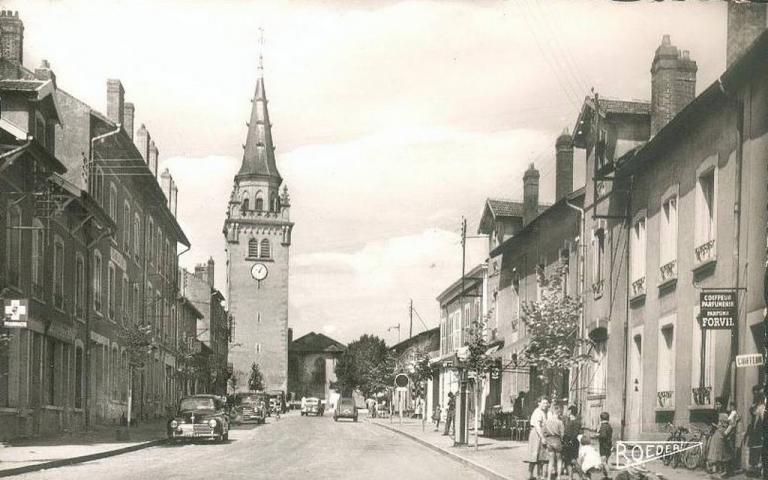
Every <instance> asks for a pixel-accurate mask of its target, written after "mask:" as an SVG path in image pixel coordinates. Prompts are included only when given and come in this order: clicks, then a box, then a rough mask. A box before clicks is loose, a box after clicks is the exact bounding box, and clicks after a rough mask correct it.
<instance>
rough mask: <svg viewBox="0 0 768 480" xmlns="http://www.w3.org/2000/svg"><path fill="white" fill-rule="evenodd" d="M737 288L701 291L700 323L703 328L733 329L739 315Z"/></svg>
mask: <svg viewBox="0 0 768 480" xmlns="http://www.w3.org/2000/svg"><path fill="white" fill-rule="evenodd" d="M737 295H738V292H737V291H736V290H722V291H712V290H707V291H703V292H701V295H700V297H699V305H700V315H699V325H701V329H702V330H731V329H733V328H735V326H736V318H737V316H738V301H737V298H738V297H737Z"/></svg>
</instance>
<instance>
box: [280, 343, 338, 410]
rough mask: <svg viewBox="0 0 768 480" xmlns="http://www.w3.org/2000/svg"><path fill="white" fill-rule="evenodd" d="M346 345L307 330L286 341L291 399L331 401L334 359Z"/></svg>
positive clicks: (334, 370) (334, 379)
mask: <svg viewBox="0 0 768 480" xmlns="http://www.w3.org/2000/svg"><path fill="white" fill-rule="evenodd" d="M346 349H347V347H346V346H345V345H344V344H343V343H340V342H337V341H336V340H334V339H332V338H330V337H328V336H326V335H323V334H322V333H315V332H309V333H308V334H306V335H304V336H301V337H299V338H297V339H296V340H293V341H292V342H290V343H289V344H288V392H289V393H290V394H291V395H293V396H294V398H301V397H317V398H320V399H325V400H330V398H331V392H332V390H334V389H333V384H334V383H335V382H336V362H337V361H338V360H339V358H340V357H341V355H343V354H344V351H345V350H346Z"/></svg>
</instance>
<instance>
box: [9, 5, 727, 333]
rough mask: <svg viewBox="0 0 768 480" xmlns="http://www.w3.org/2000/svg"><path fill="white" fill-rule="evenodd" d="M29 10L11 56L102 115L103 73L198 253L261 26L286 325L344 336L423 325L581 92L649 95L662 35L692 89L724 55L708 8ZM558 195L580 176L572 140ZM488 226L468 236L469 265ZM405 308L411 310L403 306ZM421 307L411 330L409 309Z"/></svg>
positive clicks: (431, 323)
mask: <svg viewBox="0 0 768 480" xmlns="http://www.w3.org/2000/svg"><path fill="white" fill-rule="evenodd" d="M0 7H1V8H3V9H10V10H18V11H19V14H20V16H21V18H22V20H23V21H24V24H25V39H24V41H25V45H24V48H25V52H24V62H25V64H26V65H27V66H28V67H30V68H34V67H35V66H37V65H39V63H40V61H41V60H42V59H47V60H48V61H49V62H50V63H51V66H52V69H53V70H54V72H55V73H56V76H57V81H58V85H59V86H60V87H61V88H63V89H65V90H67V91H68V92H69V93H71V94H73V95H75V96H77V97H78V98H80V99H82V100H84V101H86V102H87V103H89V104H90V105H92V106H93V107H94V108H96V109H97V110H100V111H105V110H106V80H107V79H108V78H118V79H120V80H121V81H122V83H123V86H124V87H125V90H126V100H127V101H130V102H133V103H134V104H135V105H136V126H137V127H138V125H139V124H141V123H144V124H146V126H147V128H148V129H149V131H150V133H151V135H152V138H153V139H155V141H156V142H157V145H158V147H159V150H160V167H161V169H163V168H168V169H169V170H170V171H171V173H172V174H173V176H174V179H175V181H176V183H177V185H178V186H179V189H180V192H179V212H178V216H179V221H180V223H181V225H182V227H183V228H184V230H185V232H186V234H187V236H188V237H189V239H190V240H191V243H192V249H191V250H190V251H189V252H188V253H186V254H184V255H183V256H182V257H181V258H180V261H181V263H182V265H185V266H187V267H189V268H193V267H194V265H195V263H198V262H202V261H205V260H207V259H208V258H209V257H213V259H214V260H215V261H216V265H217V275H216V279H217V281H216V283H217V287H218V288H219V289H220V290H222V291H226V290H225V287H226V286H225V284H224V281H225V273H224V265H225V260H224V258H225V257H224V240H223V236H222V234H221V227H222V225H223V221H224V217H225V209H226V203H227V201H228V199H229V194H230V192H231V189H232V179H233V177H234V175H235V173H236V171H237V169H238V168H239V165H240V161H241V158H242V144H243V143H244V142H245V135H246V125H245V122H246V120H247V119H248V117H249V113H250V101H249V100H250V98H251V96H252V94H253V89H254V85H255V80H256V70H257V59H258V55H259V53H258V52H259V48H260V47H259V41H258V39H259V27H263V29H264V32H265V33H264V37H265V41H264V46H263V56H264V71H265V73H264V75H265V83H266V91H267V97H268V99H269V112H270V117H271V120H272V122H273V129H272V133H273V138H274V140H275V144H276V147H277V150H276V155H277V162H278V168H279V170H280V173H281V174H282V177H283V179H284V180H285V182H286V183H287V185H288V189H289V192H290V194H291V218H292V220H293V221H295V223H296V225H295V227H294V234H293V244H292V246H291V261H290V272H291V273H290V297H289V326H290V327H292V328H293V329H294V337H298V336H300V335H303V334H304V333H307V332H309V331H316V332H322V333H325V334H327V335H329V336H331V337H333V338H335V339H337V340H339V341H342V342H345V343H346V342H349V341H352V340H353V339H355V338H357V337H359V336H360V335H361V334H363V333H373V334H376V335H379V336H381V337H382V338H384V339H385V340H386V341H387V342H388V343H390V344H392V343H396V342H397V340H398V331H397V330H395V329H392V328H391V327H394V326H396V325H398V324H399V325H400V328H401V330H400V332H399V333H400V337H401V338H402V339H404V338H406V337H407V335H408V329H409V325H408V323H409V319H408V302H409V299H413V302H414V303H413V304H414V307H415V309H416V312H418V316H417V317H416V320H414V322H415V323H414V326H413V331H414V334H415V333H418V332H420V331H423V329H424V328H425V327H429V328H432V327H436V326H437V325H438V318H439V308H438V304H437V301H436V299H435V297H436V296H437V295H438V294H439V293H440V292H441V291H442V290H444V289H445V288H446V287H448V285H450V284H451V283H452V282H453V281H455V280H457V279H458V278H459V277H460V275H461V246H460V238H459V229H460V223H461V218H462V216H464V217H466V218H467V221H468V224H469V231H470V233H474V232H476V230H477V224H478V222H479V220H480V215H481V213H482V209H483V205H484V201H485V199H486V198H488V197H501V198H510V199H515V200H521V199H522V174H523V171H524V170H525V169H526V168H527V167H528V165H529V164H530V163H534V164H535V166H536V168H537V169H538V170H539V171H540V172H541V180H540V183H541V186H540V189H541V190H540V197H541V201H543V202H550V201H552V199H553V196H554V183H555V179H554V158H555V155H554V154H555V149H554V144H555V139H556V137H557V136H558V135H559V134H560V133H561V132H562V131H563V129H564V128H569V129H572V127H573V125H574V123H575V121H576V116H577V112H578V109H579V107H580V105H581V103H582V101H583V99H584V96H585V95H587V94H588V93H589V92H590V89H591V88H594V89H595V90H596V91H597V92H599V93H600V95H601V96H604V97H611V98H622V99H641V100H648V99H650V72H649V70H650V66H651V60H652V58H653V53H654V50H655V48H656V47H657V46H658V45H659V44H660V43H661V38H662V35H664V34H669V35H671V38H672V43H673V44H674V45H676V46H678V47H679V48H681V49H684V50H689V51H690V55H691V58H692V59H694V60H696V61H697V63H698V67H699V70H698V77H697V92H700V91H703V90H704V88H706V86H708V85H709V84H710V83H712V82H713V81H715V80H716V78H717V76H718V75H719V74H720V73H722V71H723V69H724V67H725V35H726V3H725V2H717V1H710V2H652V1H645V2H644V1H640V2H634V3H631V2H609V1H596V0H594V1H587V0H582V1H578V0H573V1H569V0H563V1H558V0H547V1H544V0H510V1H503V2H502V1H490V0H489V1H481V2H470V1H323V2H319V1H318V2H309V1H290V2H288V1H245V0H242V1H214V0H209V1H203V0H184V1H182V0H175V1H174V0H164V1H144V0H132V1H127V0H123V1H111V0H102V1H99V2H88V1H83V0H50V1H41V0H19V1H16V0H0ZM574 170H575V181H574V188H578V187H580V186H581V185H582V184H583V182H584V165H583V155H579V152H578V151H577V156H576V162H575V165H574ZM487 250H488V249H487V241H486V240H484V239H481V238H478V239H470V240H469V241H468V257H467V266H468V268H470V267H472V266H474V265H476V264H478V263H480V262H482V261H483V259H484V258H485V256H486V255H487ZM419 318H420V319H419ZM422 320H423V323H422Z"/></svg>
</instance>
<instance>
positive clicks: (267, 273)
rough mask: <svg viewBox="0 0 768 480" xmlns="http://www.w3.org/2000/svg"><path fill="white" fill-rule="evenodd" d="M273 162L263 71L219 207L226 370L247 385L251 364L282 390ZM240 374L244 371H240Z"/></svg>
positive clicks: (282, 322) (283, 335)
mask: <svg viewBox="0 0 768 480" xmlns="http://www.w3.org/2000/svg"><path fill="white" fill-rule="evenodd" d="M282 184H283V179H282V177H281V176H280V173H279V172H278V170H277V164H276V162H275V153H274V143H273V141H272V125H271V123H270V122H269V112H268V109H267V97H266V91H265V88H264V77H263V69H262V68H261V65H259V75H258V79H257V81H256V90H255V93H254V96H253V107H252V111H251V119H250V122H249V123H248V135H247V138H246V141H245V151H244V153H243V160H242V165H241V167H240V170H239V171H238V173H237V175H236V176H235V179H234V185H233V188H232V195H231V197H230V199H229V204H228V205H227V219H226V221H225V223H224V236H225V239H226V252H227V297H228V298H229V310H230V313H231V314H232V316H233V322H234V325H235V327H234V335H233V338H232V342H233V349H232V352H231V357H232V364H233V371H234V372H237V374H238V375H241V378H238V380H237V382H236V383H237V385H239V387H238V388H246V389H247V381H248V377H247V372H250V370H251V365H252V364H253V363H256V364H257V365H258V366H259V368H260V369H261V372H262V373H263V374H264V381H265V383H266V387H267V390H279V391H282V392H287V390H288V263H289V250H290V246H291V230H292V229H293V223H292V222H291V221H290V199H289V197H288V189H287V187H286V186H283V190H282V192H281V191H280V187H281V185H282ZM243 374H244V376H243Z"/></svg>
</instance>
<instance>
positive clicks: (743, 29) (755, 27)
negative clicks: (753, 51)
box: [725, 2, 768, 68]
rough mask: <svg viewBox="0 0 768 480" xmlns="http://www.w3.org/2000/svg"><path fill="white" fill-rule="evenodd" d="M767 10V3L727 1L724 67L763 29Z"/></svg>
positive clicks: (766, 20) (767, 17) (729, 64)
mask: <svg viewBox="0 0 768 480" xmlns="http://www.w3.org/2000/svg"><path fill="white" fill-rule="evenodd" d="M767 10H768V4H765V3H756V2H749V3H741V2H728V33H727V37H728V43H727V46H726V54H725V66H726V68H728V67H730V66H731V64H732V63H733V62H734V61H735V60H736V59H737V58H739V57H740V56H741V54H742V53H744V51H745V50H747V48H749V46H750V45H752V42H754V41H755V39H756V38H757V37H758V36H759V35H760V34H761V33H762V32H763V30H765V28H766V23H767V22H768V15H766V11H767Z"/></svg>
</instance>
